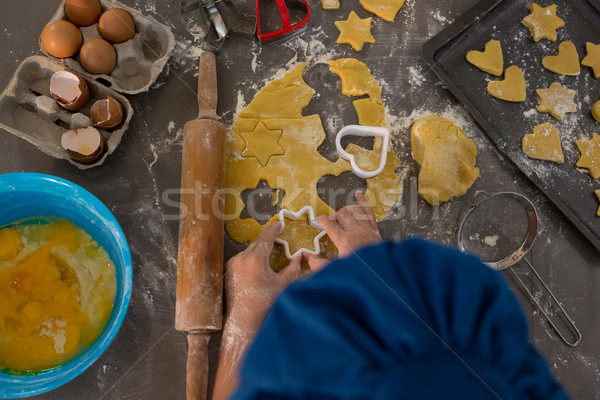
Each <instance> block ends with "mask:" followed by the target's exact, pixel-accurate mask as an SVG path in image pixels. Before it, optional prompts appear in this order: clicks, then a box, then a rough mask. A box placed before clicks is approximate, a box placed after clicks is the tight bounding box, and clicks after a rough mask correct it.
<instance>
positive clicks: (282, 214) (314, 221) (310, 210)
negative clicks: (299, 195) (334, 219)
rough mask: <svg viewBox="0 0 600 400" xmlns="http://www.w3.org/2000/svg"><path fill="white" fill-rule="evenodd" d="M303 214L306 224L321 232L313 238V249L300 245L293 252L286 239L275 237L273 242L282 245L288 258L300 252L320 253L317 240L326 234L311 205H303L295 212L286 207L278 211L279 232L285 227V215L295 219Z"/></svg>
mask: <svg viewBox="0 0 600 400" xmlns="http://www.w3.org/2000/svg"><path fill="white" fill-rule="evenodd" d="M304 214H307V215H308V224H309V225H310V226H311V227H313V228H315V229H318V230H320V231H321V232H319V233H318V234H317V235H316V236H315V238H314V239H313V250H309V249H307V248H304V247H302V248H300V249H298V250H297V251H296V252H295V253H294V254H291V253H290V244H289V243H288V241H287V240H284V239H281V238H279V237H278V238H276V239H275V242H276V243H279V244H281V245H282V246H283V250H284V251H285V255H286V257H287V258H289V259H290V260H291V259H292V258H294V257H296V256H297V255H299V254H302V253H309V254H314V255H319V253H321V245H320V244H319V240H321V238H322V237H323V236H325V235H326V234H327V232H325V231H324V230H323V227H322V226H321V225H319V223H318V222H317V219H316V218H315V211H314V210H313V208H312V207H311V206H304V207H302V208H301V209H300V210H299V211H297V212H293V211H290V210H287V209H284V210H281V211H279V221H281V229H280V230H279V233H281V232H283V229H284V228H285V218H286V217H287V218H288V219H291V220H293V221H296V220H297V219H298V218H300V217H301V216H302V215H304Z"/></svg>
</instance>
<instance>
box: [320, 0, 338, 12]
mask: <svg viewBox="0 0 600 400" xmlns="http://www.w3.org/2000/svg"><path fill="white" fill-rule="evenodd" d="M321 6H323V9H324V10H337V9H339V8H340V0H321Z"/></svg>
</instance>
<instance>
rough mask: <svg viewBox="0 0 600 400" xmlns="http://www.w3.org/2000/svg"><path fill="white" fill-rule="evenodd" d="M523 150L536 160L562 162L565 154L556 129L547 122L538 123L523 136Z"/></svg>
mask: <svg viewBox="0 0 600 400" xmlns="http://www.w3.org/2000/svg"><path fill="white" fill-rule="evenodd" d="M523 152H524V153H525V155H527V157H530V158H535V159H537V160H547V161H554V162H555V163H558V164H562V163H563V162H565V156H564V154H563V151H562V146H561V144H560V136H559V135H558V130H557V129H556V127H555V126H554V125H552V124H551V123H549V122H546V123H543V124H540V125H538V126H536V127H535V128H534V129H533V133H528V134H527V135H525V136H524V137H523Z"/></svg>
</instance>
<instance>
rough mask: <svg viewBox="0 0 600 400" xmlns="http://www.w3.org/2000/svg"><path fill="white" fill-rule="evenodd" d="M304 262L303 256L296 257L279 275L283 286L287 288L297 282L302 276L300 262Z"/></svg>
mask: <svg viewBox="0 0 600 400" xmlns="http://www.w3.org/2000/svg"><path fill="white" fill-rule="evenodd" d="M301 260H302V256H296V257H294V258H293V259H292V261H290V263H289V264H288V266H287V267H285V268H284V269H283V270H282V271H280V272H279V273H278V275H279V276H278V279H279V280H280V283H281V285H282V286H287V285H289V284H290V283H292V282H294V281H295V280H297V279H298V278H299V277H300V275H301V271H300V269H301V268H300V261H301Z"/></svg>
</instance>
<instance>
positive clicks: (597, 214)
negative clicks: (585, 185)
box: [594, 190, 600, 217]
mask: <svg viewBox="0 0 600 400" xmlns="http://www.w3.org/2000/svg"><path fill="white" fill-rule="evenodd" d="M594 193H596V197H597V198H598V201H600V190H594ZM596 216H598V217H600V206H599V207H598V211H596Z"/></svg>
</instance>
